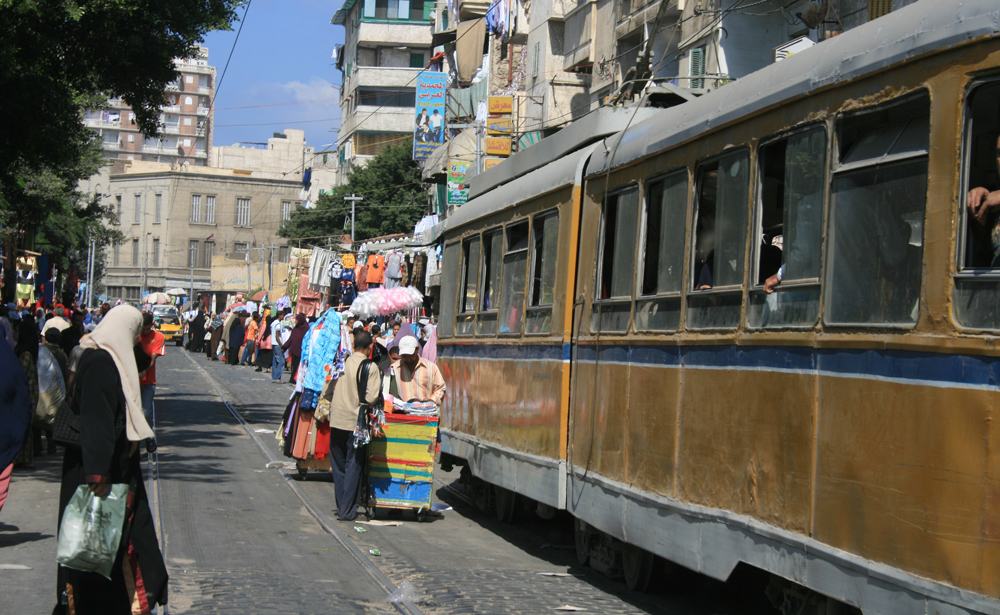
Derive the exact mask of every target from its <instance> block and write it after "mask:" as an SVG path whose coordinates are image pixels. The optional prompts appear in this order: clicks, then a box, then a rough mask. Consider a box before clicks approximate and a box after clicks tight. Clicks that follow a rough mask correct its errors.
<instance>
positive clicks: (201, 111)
mask: <svg viewBox="0 0 1000 615" xmlns="http://www.w3.org/2000/svg"><path fill="white" fill-rule="evenodd" d="M198 115H208V107H198Z"/></svg>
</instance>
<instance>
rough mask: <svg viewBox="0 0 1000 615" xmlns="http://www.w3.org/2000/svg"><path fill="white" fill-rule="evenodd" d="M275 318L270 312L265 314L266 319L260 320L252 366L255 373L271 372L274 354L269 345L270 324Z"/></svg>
mask: <svg viewBox="0 0 1000 615" xmlns="http://www.w3.org/2000/svg"><path fill="white" fill-rule="evenodd" d="M274 320H275V318H274V316H272V315H271V313H270V312H268V313H267V318H262V319H261V322H260V329H259V330H258V331H257V340H256V342H257V360H256V361H254V364H255V365H256V366H257V369H255V370H254V371H257V372H261V371H262V372H270V371H271V361H272V359H271V357H272V355H273V353H274V349H273V346H272V344H271V324H272V323H273V322H274Z"/></svg>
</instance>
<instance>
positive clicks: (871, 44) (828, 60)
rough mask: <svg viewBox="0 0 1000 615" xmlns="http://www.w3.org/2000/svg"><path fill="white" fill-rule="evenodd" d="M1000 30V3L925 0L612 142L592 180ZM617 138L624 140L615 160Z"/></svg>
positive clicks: (594, 165) (595, 162)
mask: <svg viewBox="0 0 1000 615" xmlns="http://www.w3.org/2000/svg"><path fill="white" fill-rule="evenodd" d="M997 32H1000V3H997V2H996V0H956V1H951V2H943V1H942V0H921V1H920V2H917V3H914V4H911V5H909V6H907V7H904V8H902V9H899V10H898V11H893V12H892V13H890V14H888V15H886V16H884V17H880V18H878V19H876V20H873V21H870V22H868V23H867V24H865V25H863V26H859V27H857V28H854V29H853V30H850V31H848V32H845V33H844V34H841V35H840V36H837V37H834V38H832V39H829V40H826V41H824V42H822V43H821V44H819V45H815V46H813V47H810V48H809V49H806V50H803V51H801V52H799V53H796V54H794V55H792V56H790V57H788V58H786V59H784V60H782V61H780V62H776V63H774V64H771V65H769V66H766V67H764V68H762V69H760V70H758V71H756V72H754V73H752V74H750V75H747V76H746V77H743V78H742V79H737V80H736V81H734V82H732V83H729V84H727V85H725V86H723V87H722V88H719V89H717V90H713V91H712V92H709V93H708V94H705V95H704V96H702V97H700V98H698V99H697V100H693V101H690V102H687V103H684V104H682V105H678V106H676V107H672V108H670V109H666V110H664V111H663V112H662V113H660V114H658V115H657V116H655V117H653V118H650V119H646V120H644V121H641V122H636V123H635V124H633V125H632V127H631V128H629V129H628V130H627V131H626V132H625V133H619V134H618V135H615V136H612V137H608V138H607V139H606V143H607V147H606V154H607V155H604V156H600V155H598V156H594V157H593V159H592V160H591V161H590V163H589V164H588V165H587V175H588V176H590V175H594V174H597V173H601V172H604V171H607V170H608V164H609V162H611V166H612V168H616V167H620V166H623V165H625V164H628V163H629V162H632V161H634V160H636V159H638V158H642V157H644V156H647V155H650V154H654V153H656V152H659V151H662V150H664V149H667V148H669V147H671V146H673V145H676V144H679V143H683V142H684V141H687V140H689V139H692V138H694V137H697V136H698V135H700V134H702V133H704V132H706V131H708V130H711V129H712V128H715V127H717V126H721V125H724V124H727V123H729V122H732V121H734V120H737V119H739V118H740V117H743V116H745V115H747V114H750V113H753V112H755V111H759V110H761V109H765V108H767V107H770V106H772V105H775V104H778V103H781V102H783V101H786V100H790V99H793V98H795V97H801V96H806V95H808V94H810V93H811V92H814V91H816V90H818V89H820V88H823V87H826V86H829V85H832V84H835V83H838V82H841V81H849V80H852V79H855V78H858V77H862V76H864V75H867V74H870V73H873V72H875V71H878V70H880V69H883V68H886V67H888V66H892V65H893V64H896V63H899V62H902V61H904V60H907V59H909V58H913V57H916V56H920V55H923V54H925V53H929V52H932V51H934V50H936V49H943V48H947V47H950V46H952V45H957V44H960V43H963V42H965V41H969V40H972V39H975V38H979V37H982V36H991V35H994V34H996V33H997ZM615 139H620V140H621V141H620V143H619V144H618V149H617V150H616V151H615V152H614V160H613V161H609V157H610V153H611V151H612V150H613V149H614V147H613V144H614V140H615Z"/></svg>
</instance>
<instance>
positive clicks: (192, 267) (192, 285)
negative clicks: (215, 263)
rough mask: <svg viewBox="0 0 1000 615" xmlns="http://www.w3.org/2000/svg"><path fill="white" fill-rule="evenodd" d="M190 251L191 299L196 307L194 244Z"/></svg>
mask: <svg viewBox="0 0 1000 615" xmlns="http://www.w3.org/2000/svg"><path fill="white" fill-rule="evenodd" d="M188 252H190V253H191V256H190V257H189V258H188V261H189V262H188V264H189V265H190V266H191V296H190V297H189V299H190V300H191V307H192V308H193V307H194V246H191V247H189V248H188ZM188 341H190V340H188Z"/></svg>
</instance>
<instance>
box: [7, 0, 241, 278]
mask: <svg viewBox="0 0 1000 615" xmlns="http://www.w3.org/2000/svg"><path fill="white" fill-rule="evenodd" d="M242 2H243V0H170V2H146V1H143V0H63V1H60V2H42V1H41V0H0V92H3V96H0V114H2V117H4V118H5V121H4V122H3V123H2V124H0V225H2V226H3V229H4V235H5V239H7V240H8V246H10V243H9V242H10V239H11V236H12V235H13V234H17V233H20V232H21V231H31V233H37V234H38V235H39V238H40V240H41V241H43V244H44V245H46V246H48V247H47V248H46V251H49V252H50V253H51V254H53V255H54V256H55V258H57V259H65V258H69V257H71V256H72V254H73V253H74V250H79V249H80V248H81V247H82V250H83V252H84V255H85V254H86V241H85V240H84V243H83V244H82V246H81V244H80V243H79V241H80V240H81V239H83V238H85V237H91V238H93V237H94V236H95V235H94V234H95V233H97V234H98V238H99V239H100V241H101V242H102V243H106V242H107V241H110V240H112V239H113V237H112V236H111V235H109V234H107V233H106V232H102V231H98V230H96V227H97V226H100V224H99V222H100V220H101V218H105V217H107V215H108V212H107V211H104V210H101V209H100V208H99V207H97V206H96V205H95V204H93V203H82V202H80V199H81V195H80V194H79V193H78V192H77V191H76V186H77V183H78V182H79V181H80V180H81V179H84V178H86V177H89V176H90V175H92V174H93V173H94V172H95V171H96V170H97V168H98V165H99V163H100V149H99V143H96V139H95V137H94V134H93V132H92V131H91V130H89V129H88V128H86V127H85V126H84V124H83V110H84V109H88V108H90V109H95V108H100V107H101V106H102V105H103V104H104V101H105V100H106V99H107V98H108V97H117V96H120V97H121V98H122V99H124V100H125V102H127V103H128V104H129V105H130V106H131V107H132V109H133V110H134V112H135V115H136V124H137V125H138V126H139V128H140V129H141V130H142V131H143V132H144V133H146V134H148V135H155V134H158V133H159V126H158V115H159V112H160V108H161V107H162V105H163V104H164V91H165V89H166V85H167V84H168V83H169V82H171V81H173V80H175V79H176V78H177V71H176V68H175V66H174V63H173V60H174V58H178V57H190V56H191V55H192V54H193V52H194V49H195V46H196V44H197V43H198V42H199V41H201V40H202V38H203V37H204V35H205V33H207V32H208V31H210V30H216V29H228V28H230V27H231V24H232V22H233V20H234V19H235V18H236V13H235V9H236V8H237V7H238V6H240V5H241V4H242ZM95 207H97V209H94V208H95ZM95 216H96V217H95ZM94 222H96V223H98V224H93V223H94ZM66 225H68V226H66ZM8 249H9V248H8ZM9 269H10V268H8V270H9ZM7 292H10V291H9V289H8V290H7Z"/></svg>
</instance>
